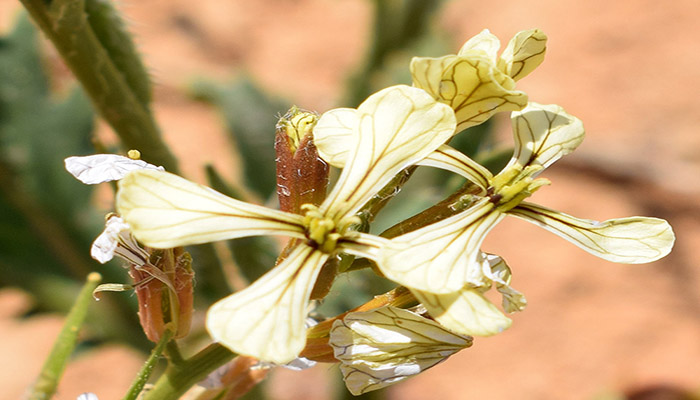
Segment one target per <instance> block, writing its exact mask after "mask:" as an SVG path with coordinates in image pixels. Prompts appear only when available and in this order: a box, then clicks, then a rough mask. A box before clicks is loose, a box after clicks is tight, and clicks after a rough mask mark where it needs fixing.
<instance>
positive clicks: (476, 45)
mask: <svg viewBox="0 0 700 400" xmlns="http://www.w3.org/2000/svg"><path fill="white" fill-rule="evenodd" d="M500 47H501V42H500V41H499V40H498V38H497V37H496V35H494V34H493V33H491V32H490V31H489V30H488V29H484V30H483V31H481V32H479V34H478V35H476V36H474V37H472V38H471V39H469V40H467V42H466V43H464V45H463V46H462V48H461V49H460V50H459V53H457V55H460V56H465V55H468V54H469V53H470V52H474V51H478V52H483V53H484V55H486V56H487V57H488V58H489V59H490V60H491V61H492V62H493V63H494V64H495V63H496V60H497V59H498V49H499V48H500Z"/></svg>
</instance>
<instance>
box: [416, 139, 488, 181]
mask: <svg viewBox="0 0 700 400" xmlns="http://www.w3.org/2000/svg"><path fill="white" fill-rule="evenodd" d="M418 164H419V165H424V166H429V167H436V168H442V169H445V170H448V171H452V172H454V173H456V174H459V175H462V176H463V177H465V178H467V179H468V180H470V181H471V182H473V183H475V184H476V185H478V186H480V187H481V188H482V189H483V190H484V191H486V189H487V188H488V186H489V180H490V179H491V178H493V175H492V174H491V172H489V170H488V169H486V168H484V167H483V166H482V165H481V164H479V163H477V162H475V161H474V160H472V159H471V158H469V157H467V156H466V155H464V154H462V153H461V152H460V151H458V150H455V149H454V148H452V147H450V146H448V145H446V144H443V145H442V146H440V147H439V148H438V149H437V150H435V151H434V152H432V153H430V155H428V157H426V158H424V159H423V160H422V161H420V162H419V163H418Z"/></svg>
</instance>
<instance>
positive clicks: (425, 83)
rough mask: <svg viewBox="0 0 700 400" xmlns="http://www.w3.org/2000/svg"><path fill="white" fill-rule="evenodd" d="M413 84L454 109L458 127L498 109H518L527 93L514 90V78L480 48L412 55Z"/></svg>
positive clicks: (479, 121)
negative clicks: (434, 55) (458, 53)
mask: <svg viewBox="0 0 700 400" xmlns="http://www.w3.org/2000/svg"><path fill="white" fill-rule="evenodd" d="M411 75H412V76H413V84H414V85H415V86H416V87H419V88H422V89H424V90H426V91H427V92H428V93H430V94H431V95H432V96H433V97H434V98H435V99H437V100H438V101H440V102H443V103H445V104H447V105H449V106H450V107H452V109H454V111H455V115H456V117H457V130H456V132H460V131H462V130H464V129H466V128H468V127H470V126H475V125H478V124H480V123H482V122H484V121H486V120H487V119H489V118H491V116H492V115H493V114H495V113H496V112H499V111H515V110H520V109H522V108H523V107H525V106H526V105H527V95H526V94H525V93H524V92H521V91H517V90H515V83H514V82H513V80H512V79H511V78H510V77H509V76H507V75H505V74H504V73H502V72H501V71H499V70H498V68H497V67H496V65H495V63H494V61H493V60H491V59H489V58H488V57H487V56H485V55H484V54H482V53H481V52H474V53H471V54H468V56H466V55H465V56H456V55H451V56H444V57H440V58H423V57H420V58H419V57H415V58H413V60H411Z"/></svg>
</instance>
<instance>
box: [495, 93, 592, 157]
mask: <svg viewBox="0 0 700 400" xmlns="http://www.w3.org/2000/svg"><path fill="white" fill-rule="evenodd" d="M511 120H512V124H513V136H514V138H515V150H514V152H513V158H512V159H511V161H510V163H509V164H508V166H511V165H513V164H515V163H518V164H520V165H522V166H523V167H526V166H529V165H541V166H542V167H543V168H547V167H548V166H549V165H551V164H552V163H553V162H555V161H556V160H558V159H560V158H561V157H562V156H564V155H566V154H569V153H571V152H572V151H574V150H575V149H576V147H578V145H579V144H581V142H582V141H583V137H584V129H583V123H582V122H581V120H579V119H578V118H576V117H574V116H572V115H569V114H567V113H566V112H565V111H564V109H563V108H561V107H560V106H558V105H556V104H548V105H542V104H537V103H529V104H528V106H527V107H525V108H524V109H523V110H522V111H516V112H514V113H513V114H512V117H511ZM506 168H508V167H506Z"/></svg>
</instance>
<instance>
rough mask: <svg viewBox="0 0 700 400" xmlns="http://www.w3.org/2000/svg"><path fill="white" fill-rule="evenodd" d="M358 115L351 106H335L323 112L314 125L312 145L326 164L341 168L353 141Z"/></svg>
mask: <svg viewBox="0 0 700 400" xmlns="http://www.w3.org/2000/svg"><path fill="white" fill-rule="evenodd" d="M358 122H359V117H358V115H357V110H355V109H353V108H337V109H334V110H330V111H328V112H326V113H324V114H323V118H321V119H319V121H318V122H317V123H316V126H314V145H316V150H318V154H319V155H320V156H321V158H323V159H324V160H325V161H326V162H327V163H328V164H330V165H332V166H334V167H336V168H343V167H344V166H345V162H346V161H347V158H348V152H349V150H350V148H351V147H352V145H353V143H355V140H356V139H355V137H354V132H355V130H356V128H357V125H358Z"/></svg>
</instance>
